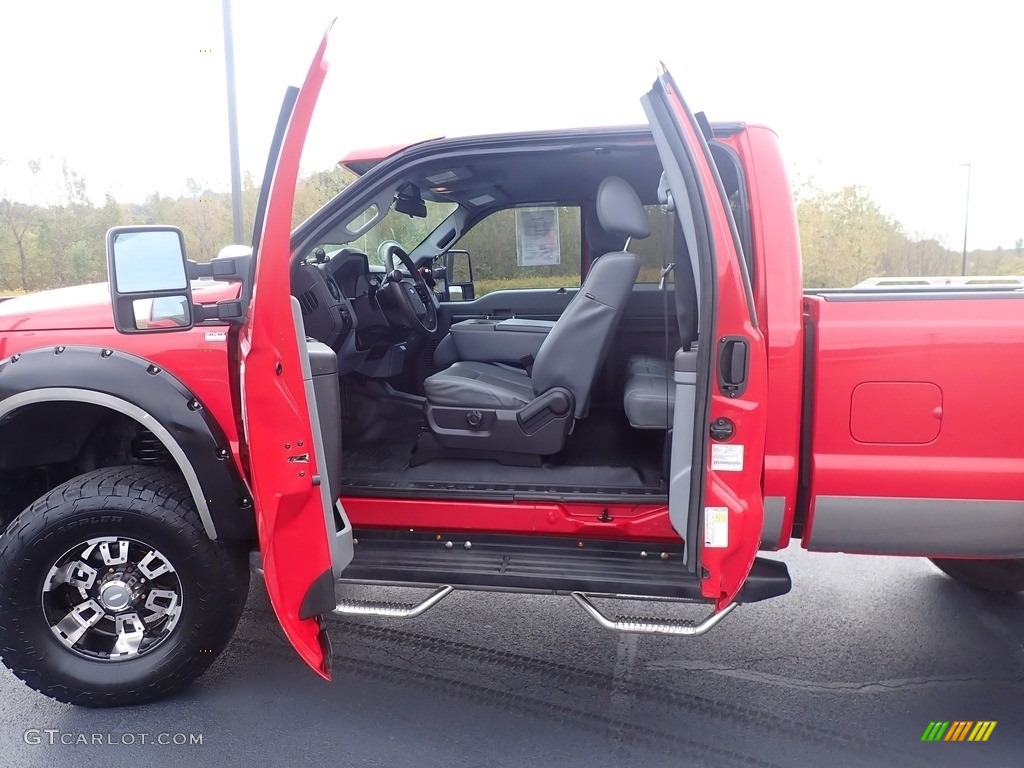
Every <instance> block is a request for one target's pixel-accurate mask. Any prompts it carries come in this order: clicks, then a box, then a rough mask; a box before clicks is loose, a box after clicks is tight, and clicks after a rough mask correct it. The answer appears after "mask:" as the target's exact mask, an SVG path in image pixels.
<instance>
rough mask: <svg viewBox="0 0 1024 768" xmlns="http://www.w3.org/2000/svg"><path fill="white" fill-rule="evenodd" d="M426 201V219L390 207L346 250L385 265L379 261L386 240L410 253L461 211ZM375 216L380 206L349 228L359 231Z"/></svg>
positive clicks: (372, 207)
mask: <svg viewBox="0 0 1024 768" xmlns="http://www.w3.org/2000/svg"><path fill="white" fill-rule="evenodd" d="M424 202H425V203H426V206H427V215H426V217H423V218H420V217H415V216H407V215H406V214H404V213H399V212H398V211H396V210H395V209H394V208H389V209H388V210H387V211H386V212H385V214H384V215H383V216H382V217H381V218H380V220H379V221H378V222H377V223H376V224H374V225H373V226H372V227H371V228H370V229H369V230H368V231H367V232H364V233H363V234H362V235H361V236H360V237H359V238H358V239H356V240H353V241H352V242H351V243H348V244H347V247H349V248H356V249H357V250H360V251H362V252H363V253H365V254H366V255H367V256H369V257H370V263H371V264H378V265H382V262H381V261H380V259H378V258H377V247H378V246H379V245H380V244H381V243H383V242H385V241H386V240H394V241H396V242H397V243H398V244H399V245H401V246H402V248H403V249H405V251H406V253H409V252H411V251H412V250H413V249H414V248H415V247H416V246H417V245H419V244H420V243H422V242H423V241H424V240H426V239H427V236H428V235H429V234H430V233H431V232H433V231H434V230H435V229H437V227H438V225H439V224H440V223H441V222H442V221H444V220H445V219H447V218H448V216H449V215H450V214H451V212H452V211H454V210H455V209H456V208H458V205H456V204H455V203H435V202H433V201H432V200H425V201H424ZM375 215H377V206H375V205H374V206H371V207H370V208H368V209H367V210H366V211H364V212H363V214H361V215H360V217H357V218H356V220H355V221H354V222H352V223H351V224H350V226H351V227H353V228H357V227H358V226H359V222H360V218H361V217H362V216H365V217H367V219H370V218H373V216H375Z"/></svg>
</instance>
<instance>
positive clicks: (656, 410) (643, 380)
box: [622, 355, 675, 429]
mask: <svg viewBox="0 0 1024 768" xmlns="http://www.w3.org/2000/svg"><path fill="white" fill-rule="evenodd" d="M622 399H623V407H624V408H625V410H626V418H628V419H629V423H630V424H631V425H632V426H634V427H636V428H637V429H668V427H669V425H670V424H671V422H672V410H673V408H674V406H675V382H674V381H673V374H672V369H671V366H669V364H668V363H666V362H665V361H664V360H662V359H661V358H658V357H654V356H652V355H631V356H630V358H629V361H628V369H627V371H626V387H625V390H624V392H623V395H622Z"/></svg>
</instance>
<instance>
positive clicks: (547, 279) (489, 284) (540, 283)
mask: <svg viewBox="0 0 1024 768" xmlns="http://www.w3.org/2000/svg"><path fill="white" fill-rule="evenodd" d="M473 286H474V288H476V295H477V298H479V297H480V296H483V295H484V294H487V293H494V291H512V290H516V289H520V288H579V278H573V277H570V276H568V275H544V276H540V275H538V276H536V277H509V278H503V279H499V280H477V281H476V282H474V283H473Z"/></svg>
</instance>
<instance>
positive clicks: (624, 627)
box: [572, 592, 736, 637]
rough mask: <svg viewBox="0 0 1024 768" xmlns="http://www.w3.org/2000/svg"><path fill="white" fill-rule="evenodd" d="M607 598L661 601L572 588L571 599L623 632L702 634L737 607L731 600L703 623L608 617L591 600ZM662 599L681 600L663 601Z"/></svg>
mask: <svg viewBox="0 0 1024 768" xmlns="http://www.w3.org/2000/svg"><path fill="white" fill-rule="evenodd" d="M595 597H597V598H606V599H609V600H636V601H643V602H648V603H649V602H659V601H653V600H650V599H645V598H643V597H640V596H636V595H606V594H591V593H587V592H573V593H572V599H573V600H575V601H576V602H577V603H578V604H579V605H580V606H581V607H582V608H583V610H585V611H586V612H587V613H588V614H590V616H591V618H593V619H594V621H596V622H597V623H598V624H600V625H601V626H602V627H604V628H605V629H610V630H611V631H613V632H623V633H627V634H636V635H673V636H675V637H700V636H701V635H703V634H704V633H705V632H707V631H708V630H710V629H712V628H713V627H715V626H716V625H717V624H718V623H719V622H720V621H721V620H722V619H724V618H725V617H726V616H728V615H729V614H730V613H732V612H733V610H734V609H735V608H736V603H730V604H729V605H727V606H725V608H723V609H722V610H720V611H718V612H717V613H712V614H711V615H710V616H708V617H707V618H706V619H704V620H703V621H702V622H700V623H694V622H693V621H690V620H689V619H663V618H653V617H652V618H648V617H644V616H617V617H615V618H614V619H609V618H608V617H607V616H605V615H604V614H603V613H601V609H600V608H598V607H597V606H596V605H594V604H593V603H592V602H591V598H595ZM660 602H680V601H678V600H674V601H660Z"/></svg>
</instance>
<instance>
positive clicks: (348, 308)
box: [292, 248, 410, 378]
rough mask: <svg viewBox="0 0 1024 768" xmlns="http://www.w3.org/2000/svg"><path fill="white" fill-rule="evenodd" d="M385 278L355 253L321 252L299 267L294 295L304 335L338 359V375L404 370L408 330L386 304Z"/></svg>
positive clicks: (388, 373) (382, 375)
mask: <svg viewBox="0 0 1024 768" xmlns="http://www.w3.org/2000/svg"><path fill="white" fill-rule="evenodd" d="M383 278H384V272H383V269H381V268H379V267H378V268H377V269H374V270H371V268H370V265H369V259H368V258H367V255H366V254H365V253H363V252H361V251H358V250H356V249H354V248H342V249H341V250H339V251H337V252H335V253H334V254H332V255H331V256H329V257H328V256H327V254H326V253H324V252H323V250H322V249H319V248H318V249H317V250H316V251H314V254H313V255H312V256H310V257H309V258H307V259H305V260H303V261H302V262H300V263H299V264H298V266H297V267H296V270H295V272H294V274H293V276H292V294H293V295H294V296H295V297H296V298H297V299H298V301H299V306H300V308H301V310H302V321H303V326H304V329H305V332H306V335H307V336H309V337H312V338H314V339H317V340H318V341H322V342H324V343H325V344H327V345H329V346H330V347H332V348H333V349H334V350H335V351H336V352H337V353H338V368H339V373H340V374H345V373H351V372H353V371H358V372H360V373H363V374H364V375H366V376H370V377H373V378H387V377H390V376H394V375H396V374H397V373H399V372H400V371H401V370H402V366H403V365H404V362H405V352H406V343H407V342H408V341H409V337H410V330H409V329H408V328H407V327H405V326H404V325H403V324H402V323H401V321H400V319H399V318H397V317H396V316H395V315H394V313H393V312H391V311H390V310H389V308H388V307H387V306H385V304H384V303H382V301H381V300H382V299H383V298H384V296H385V294H384V292H383V291H381V290H380V288H381V285H382V282H383Z"/></svg>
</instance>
